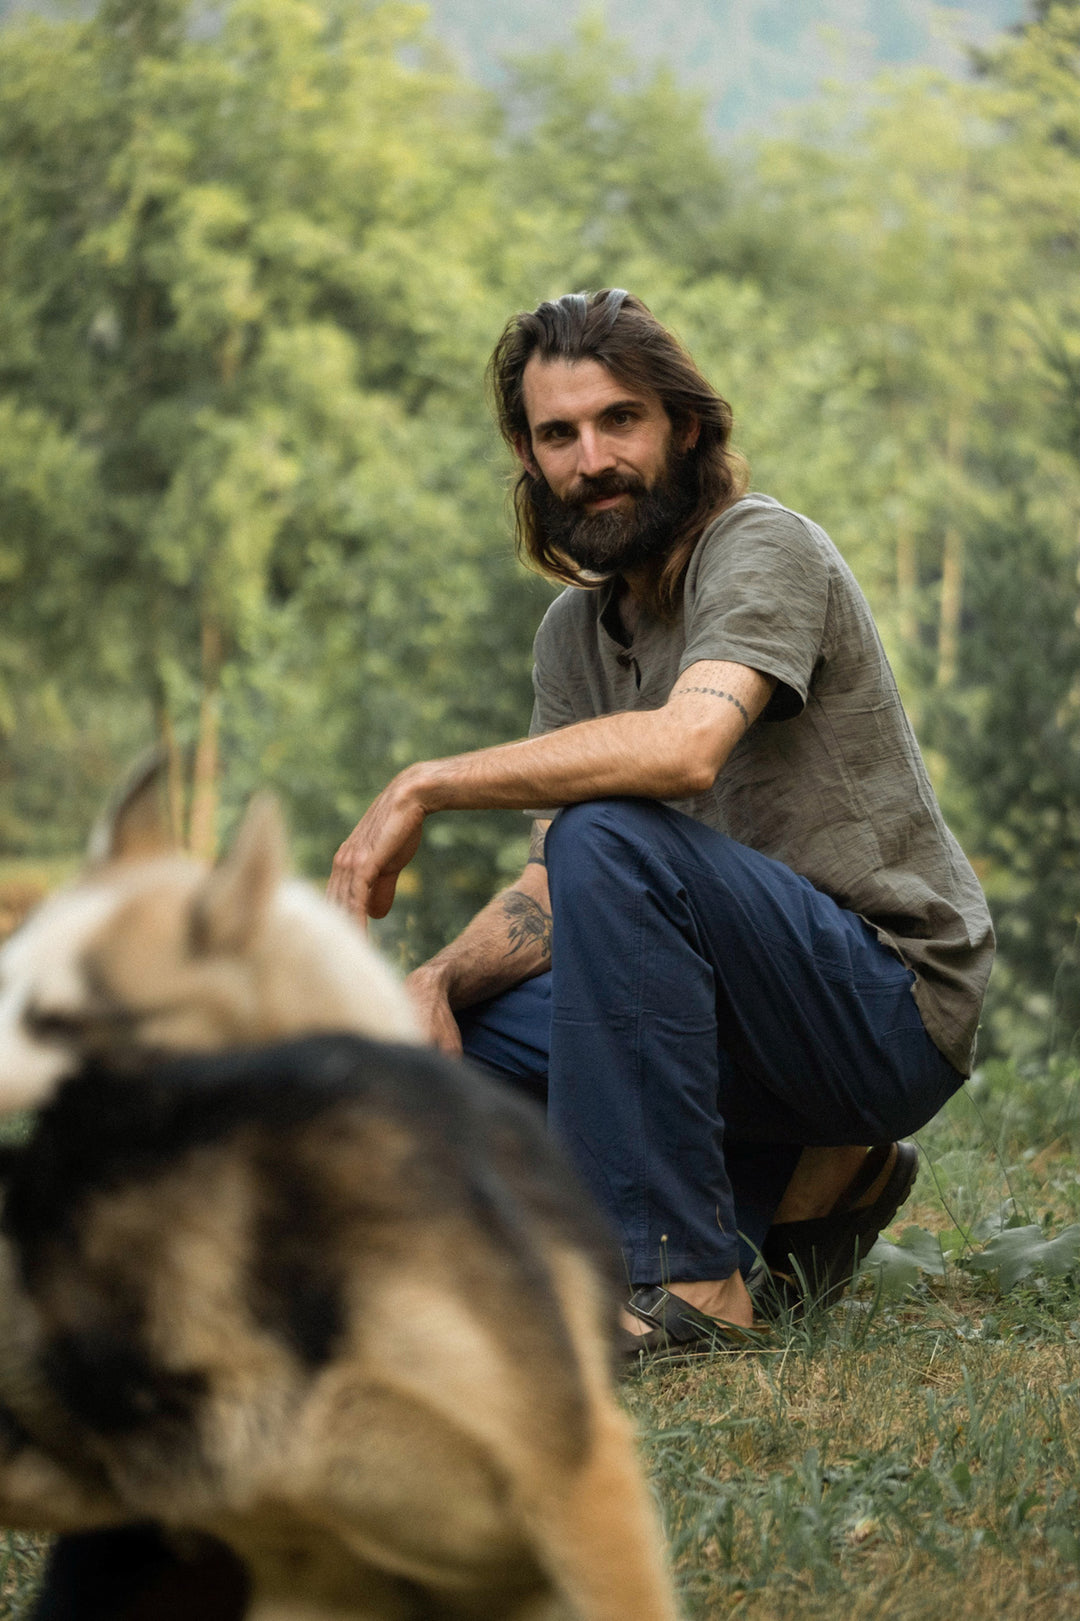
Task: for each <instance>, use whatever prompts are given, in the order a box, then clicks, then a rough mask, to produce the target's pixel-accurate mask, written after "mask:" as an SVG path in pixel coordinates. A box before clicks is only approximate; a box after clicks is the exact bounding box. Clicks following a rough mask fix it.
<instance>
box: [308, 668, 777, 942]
mask: <svg viewBox="0 0 1080 1621" xmlns="http://www.w3.org/2000/svg"><path fill="white" fill-rule="evenodd" d="M774 685H775V681H774V680H773V678H772V677H768V676H763V675H760V674H759V673H758V672H757V671H755V670H752V669H749V668H748V667H747V666H745V665H737V664H730V663H724V662H717V661H708V660H703V661H701V662H699V663H697V664H694V665H691V666H690V668H689V669H687V670H686V671H684V672H683V675H682V676H680V678H679V680H678V681H677V682H676V684H675V686H674V688H673V689H672V692H671V695H670V697H669V699H668V702H667V704H666V705H665V706H664V707H663V708H662V709H655V710H635V711H633V712H628V713H620V714H613V715H602V716H600V717H598V718H597V719H595V720H586V721H579V722H577V723H576V724H575V725H573V726H567V727H564V728H563V729H562V730H561V731H556V732H549V733H547V734H546V735H545V736H543V737H533V738H526V739H524V740H523V741H521V742H518V743H504V744H502V745H501V746H500V747H497V748H489V749H478V750H477V751H476V752H474V753H471V754H458V755H452V756H450V757H449V758H447V759H442V760H425V761H422V762H420V763H419V764H417V765H412V766H408V767H407V768H406V769H405V770H404V771H402V772H399V774H398V775H397V776H396V777H395V778H394V780H393V781H392V782H391V783H390V784H389V785H388V787H386V788H385V789H384V790H383V792H382V793H381V794H380V795H379V797H378V798H377V799H376V800H375V801H374V803H373V804H372V805H371V806H370V807H369V808H368V810H367V811H366V813H365V814H364V816H363V817H362V818H361V819H360V821H359V822H358V823H357V825H356V827H355V828H354V829H353V831H352V833H350V835H349V837H348V838H347V839H346V840H345V842H344V843H343V844H342V845H341V846H340V848H339V849H338V852H337V854H336V855H335V857H334V867H333V871H332V873H331V876H330V884H329V886H328V894H329V895H330V898H331V900H334V901H337V902H338V904H339V905H342V906H344V907H346V908H347V909H348V910H350V911H353V912H355V913H356V914H357V915H358V916H360V917H385V916H386V914H387V912H388V911H389V910H390V907H391V905H392V903H393V899H394V890H395V888H396V886H397V880H398V874H399V873H400V872H401V870H402V868H403V867H405V866H407V865H408V863H409V862H410V861H411V860H412V858H413V856H414V855H415V854H416V851H417V849H418V848H419V845H420V837H421V833H422V830H423V824H424V820H425V818H426V817H428V816H430V815H431V814H432V813H433V812H434V811H443V810H495V809H500V808H502V809H508V810H526V809H528V808H529V807H530V806H534V805H535V806H541V805H543V806H547V805H571V804H577V803H580V802H581V801H584V800H590V799H603V798H607V797H609V796H611V795H617V794H633V795H635V796H638V797H640V798H644V799H683V798H686V797H687V796H689V795H691V794H695V793H700V792H703V791H704V790H705V789H707V788H709V787H710V786H711V785H712V783H713V781H714V780H715V777H716V773H717V771H718V770H719V769H720V767H721V766H722V765H723V763H724V761H725V760H726V759H727V757H728V755H729V754H730V752H731V750H732V749H733V748H734V747H735V745H736V743H737V742H738V741H739V739H740V738H741V737H742V736H743V733H744V732H745V730H746V728H747V727H748V726H749V725H751V724H752V723H753V721H754V720H755V718H756V717H757V716H758V715H759V714H760V713H761V710H762V709H763V708H764V706H765V703H766V702H767V700H768V696H769V693H770V692H771V691H772V689H773V686H774Z"/></svg>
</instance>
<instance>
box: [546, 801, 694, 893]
mask: <svg viewBox="0 0 1080 1621" xmlns="http://www.w3.org/2000/svg"><path fill="white" fill-rule="evenodd" d="M664 809H665V807H664V806H662V805H660V804H659V803H658V802H657V801H656V800H651V799H588V800H585V801H584V802H583V803H582V804H580V805H567V806H566V807H565V809H563V810H561V811H560V812H559V814H558V815H557V816H556V818H555V820H554V821H553V822H552V824H551V826H550V827H549V828H548V831H547V838H546V840H545V844H544V857H545V860H546V862H547V866H548V872H549V874H550V875H551V876H552V877H553V878H557V879H560V880H562V879H567V880H569V881H578V882H580V881H581V880H582V879H584V878H586V877H587V876H588V875H589V873H590V872H591V871H593V870H596V869H597V868H602V869H603V870H604V871H605V872H610V871H611V870H612V869H613V870H615V871H619V870H623V869H624V868H625V869H626V870H629V868H630V867H631V865H632V853H633V850H634V848H636V847H637V846H638V845H639V844H640V841H641V840H642V839H643V838H644V839H645V840H648V838H649V832H650V829H651V828H653V827H655V825H656V823H657V821H658V819H659V816H660V814H661V813H662V812H663V811H664Z"/></svg>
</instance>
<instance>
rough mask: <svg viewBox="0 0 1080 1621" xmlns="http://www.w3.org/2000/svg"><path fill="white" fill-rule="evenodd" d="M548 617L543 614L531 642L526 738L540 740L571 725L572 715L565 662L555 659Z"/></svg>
mask: <svg viewBox="0 0 1080 1621" xmlns="http://www.w3.org/2000/svg"><path fill="white" fill-rule="evenodd" d="M554 640H555V637H554V633H553V624H552V615H551V614H550V613H549V614H545V616H544V618H543V619H542V620H541V622H540V628H539V629H538V631H537V632H536V636H535V639H534V641H533V672H532V684H533V709H532V719H531V720H530V722H529V736H530V737H540V736H542V735H543V733H545V732H557V731H558V730H559V728H560V726H571V725H572V724H573V723H574V721H575V720H577V718H578V717H577V715H575V713H574V708H573V705H572V703H571V701H570V694H569V691H568V690H567V686H566V681H565V679H564V671H565V664H566V661H565V659H564V660H562V661H560V660H559V659H557V658H556V656H555V648H554V645H553V643H554Z"/></svg>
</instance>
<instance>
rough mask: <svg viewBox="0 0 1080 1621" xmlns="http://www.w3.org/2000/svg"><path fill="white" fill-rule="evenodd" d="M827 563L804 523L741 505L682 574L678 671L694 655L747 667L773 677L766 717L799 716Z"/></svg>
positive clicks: (782, 512) (777, 510)
mask: <svg viewBox="0 0 1080 1621" xmlns="http://www.w3.org/2000/svg"><path fill="white" fill-rule="evenodd" d="M828 603H829V564H828V558H827V555H826V552H825V549H824V547H823V546H821V545H819V544H818V543H817V541H816V539H815V537H814V535H813V533H812V530H811V528H810V526H809V525H808V524H806V523H805V521H804V520H803V519H802V518H800V517H798V516H797V515H796V514H795V513H793V512H788V511H787V510H786V509H784V508H782V507H778V506H775V505H773V504H771V503H770V504H766V503H765V502H761V503H758V502H756V501H754V500H752V499H751V500H750V501H747V502H746V503H745V504H744V503H742V502H740V503H739V505H738V506H736V507H733V508H732V509H731V510H730V512H729V513H726V514H724V516H723V517H721V518H720V519H719V520H718V521H717V523H716V524H714V525H713V527H712V530H711V532H709V533H707V534H706V536H705V539H704V540H703V541H702V544H701V546H700V548H699V551H698V554H697V556H696V557H695V559H694V563H693V565H692V572H691V574H690V575H688V578H687V599H686V621H685V624H686V645H685V650H684V652H683V655H682V658H681V659H680V661H679V673H680V674H681V673H682V671H683V670H685V669H687V668H689V666H690V665H691V664H696V663H697V662H698V661H699V660H700V659H719V660H726V661H729V662H730V663H733V664H745V665H747V666H748V667H749V668H750V669H752V670H759V671H760V672H761V673H762V675H770V676H774V677H775V678H776V681H777V682H778V686H777V689H776V691H775V693H774V694H773V697H772V699H771V701H770V703H769V705H768V708H767V709H766V711H765V715H764V717H763V718H764V719H766V720H789V719H791V718H792V716H794V715H798V714H800V713H801V711H802V709H803V707H804V705H805V703H806V698H807V694H808V692H809V689H810V680H811V677H812V676H813V673H814V669H815V666H816V665H817V663H818V661H819V659H820V658H821V656H822V645H823V642H824V637H825V622H826V614H827V610H828Z"/></svg>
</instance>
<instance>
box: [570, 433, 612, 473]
mask: <svg viewBox="0 0 1080 1621" xmlns="http://www.w3.org/2000/svg"><path fill="white" fill-rule="evenodd" d="M577 449H578V454H577V471H578V474H579V476H580V477H582V478H596V477H598V476H599V474H601V473H610V472H611V470H612V469H613V468H614V466H615V452H614V450H613V448H612V445H611V441H610V440H609V439H608V437H607V435H606V434H603V433H597V432H596V431H595V430H594V429H592V428H583V429H582V430H581V432H580V434H579V435H578V447H577Z"/></svg>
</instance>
